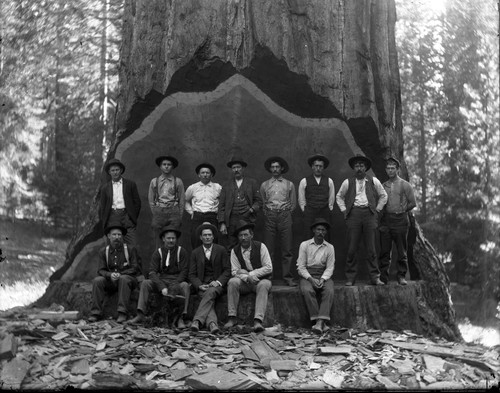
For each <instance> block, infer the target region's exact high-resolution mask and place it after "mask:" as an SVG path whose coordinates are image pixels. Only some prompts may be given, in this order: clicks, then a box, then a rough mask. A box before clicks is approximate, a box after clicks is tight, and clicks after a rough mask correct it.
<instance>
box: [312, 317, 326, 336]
mask: <svg viewBox="0 0 500 393" xmlns="http://www.w3.org/2000/svg"><path fill="white" fill-rule="evenodd" d="M312 331H313V332H314V333H318V334H321V333H323V320H322V319H318V320H317V321H316V324H315V325H314V326H313V327H312Z"/></svg>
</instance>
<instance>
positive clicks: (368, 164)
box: [348, 154, 372, 170]
mask: <svg viewBox="0 0 500 393" xmlns="http://www.w3.org/2000/svg"><path fill="white" fill-rule="evenodd" d="M358 161H361V162H363V163H364V164H365V166H366V170H368V169H370V168H371V167H372V161H371V160H370V159H369V158H368V157H365V156H364V155H362V154H356V155H355V156H354V157H351V158H349V161H348V162H349V166H350V167H351V168H352V169H354V164H355V163H356V162H358Z"/></svg>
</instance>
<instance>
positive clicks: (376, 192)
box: [337, 154, 387, 286]
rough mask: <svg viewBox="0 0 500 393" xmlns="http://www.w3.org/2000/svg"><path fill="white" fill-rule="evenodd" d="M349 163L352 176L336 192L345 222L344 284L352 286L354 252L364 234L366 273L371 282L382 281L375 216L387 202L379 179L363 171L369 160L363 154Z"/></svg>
mask: <svg viewBox="0 0 500 393" xmlns="http://www.w3.org/2000/svg"><path fill="white" fill-rule="evenodd" d="M349 166H350V167H351V168H352V169H353V170H354V176H353V177H351V178H348V179H346V180H344V182H343V183H342V185H341V186H340V189H339V192H338V193H337V205H338V206H339V209H340V211H341V212H342V213H344V217H345V220H346V224H347V241H348V244H349V245H348V250H347V260H346V267H345V275H346V278H347V281H346V284H345V285H346V286H352V285H353V284H354V282H355V280H356V273H357V270H358V266H357V261H356V258H355V256H356V252H357V250H358V249H359V242H360V240H361V237H362V236H363V239H364V244H365V250H366V258H367V262H368V273H369V275H370V281H371V283H372V284H373V285H384V283H383V282H382V281H381V280H380V272H379V270H378V266H377V251H376V249H375V230H376V228H377V225H378V216H379V214H380V212H381V211H382V209H383V208H384V205H385V204H386V202H387V193H386V192H385V190H384V187H383V186H382V184H381V183H380V181H379V180H378V179H377V178H376V177H373V176H370V175H368V174H367V173H366V172H367V171H368V170H369V169H370V168H371V166H372V162H371V161H370V159H369V158H367V157H365V156H363V155H360V154H358V155H356V156H354V157H351V158H350V159H349Z"/></svg>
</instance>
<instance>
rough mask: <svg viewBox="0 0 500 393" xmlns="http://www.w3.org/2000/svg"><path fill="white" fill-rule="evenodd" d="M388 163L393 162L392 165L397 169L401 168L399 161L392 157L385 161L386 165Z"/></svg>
mask: <svg viewBox="0 0 500 393" xmlns="http://www.w3.org/2000/svg"><path fill="white" fill-rule="evenodd" d="M389 161H394V163H395V164H396V165H397V167H398V168H399V167H400V166H401V163H400V162H399V160H398V159H397V158H396V157H392V156H391V157H389V158H388V159H387V160H385V162H386V164H388V163H389Z"/></svg>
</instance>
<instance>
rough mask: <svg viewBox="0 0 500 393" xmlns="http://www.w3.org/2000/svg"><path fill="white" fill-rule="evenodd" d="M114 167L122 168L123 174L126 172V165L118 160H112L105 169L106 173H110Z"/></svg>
mask: <svg viewBox="0 0 500 393" xmlns="http://www.w3.org/2000/svg"><path fill="white" fill-rule="evenodd" d="M113 165H118V166H119V167H120V168H122V173H123V172H125V165H123V163H122V162H121V161H120V160H119V159H118V158H112V159H111V160H109V161H108V162H107V163H106V166H105V167H104V171H105V172H106V173H108V172H109V168H111V167H112V166H113Z"/></svg>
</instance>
